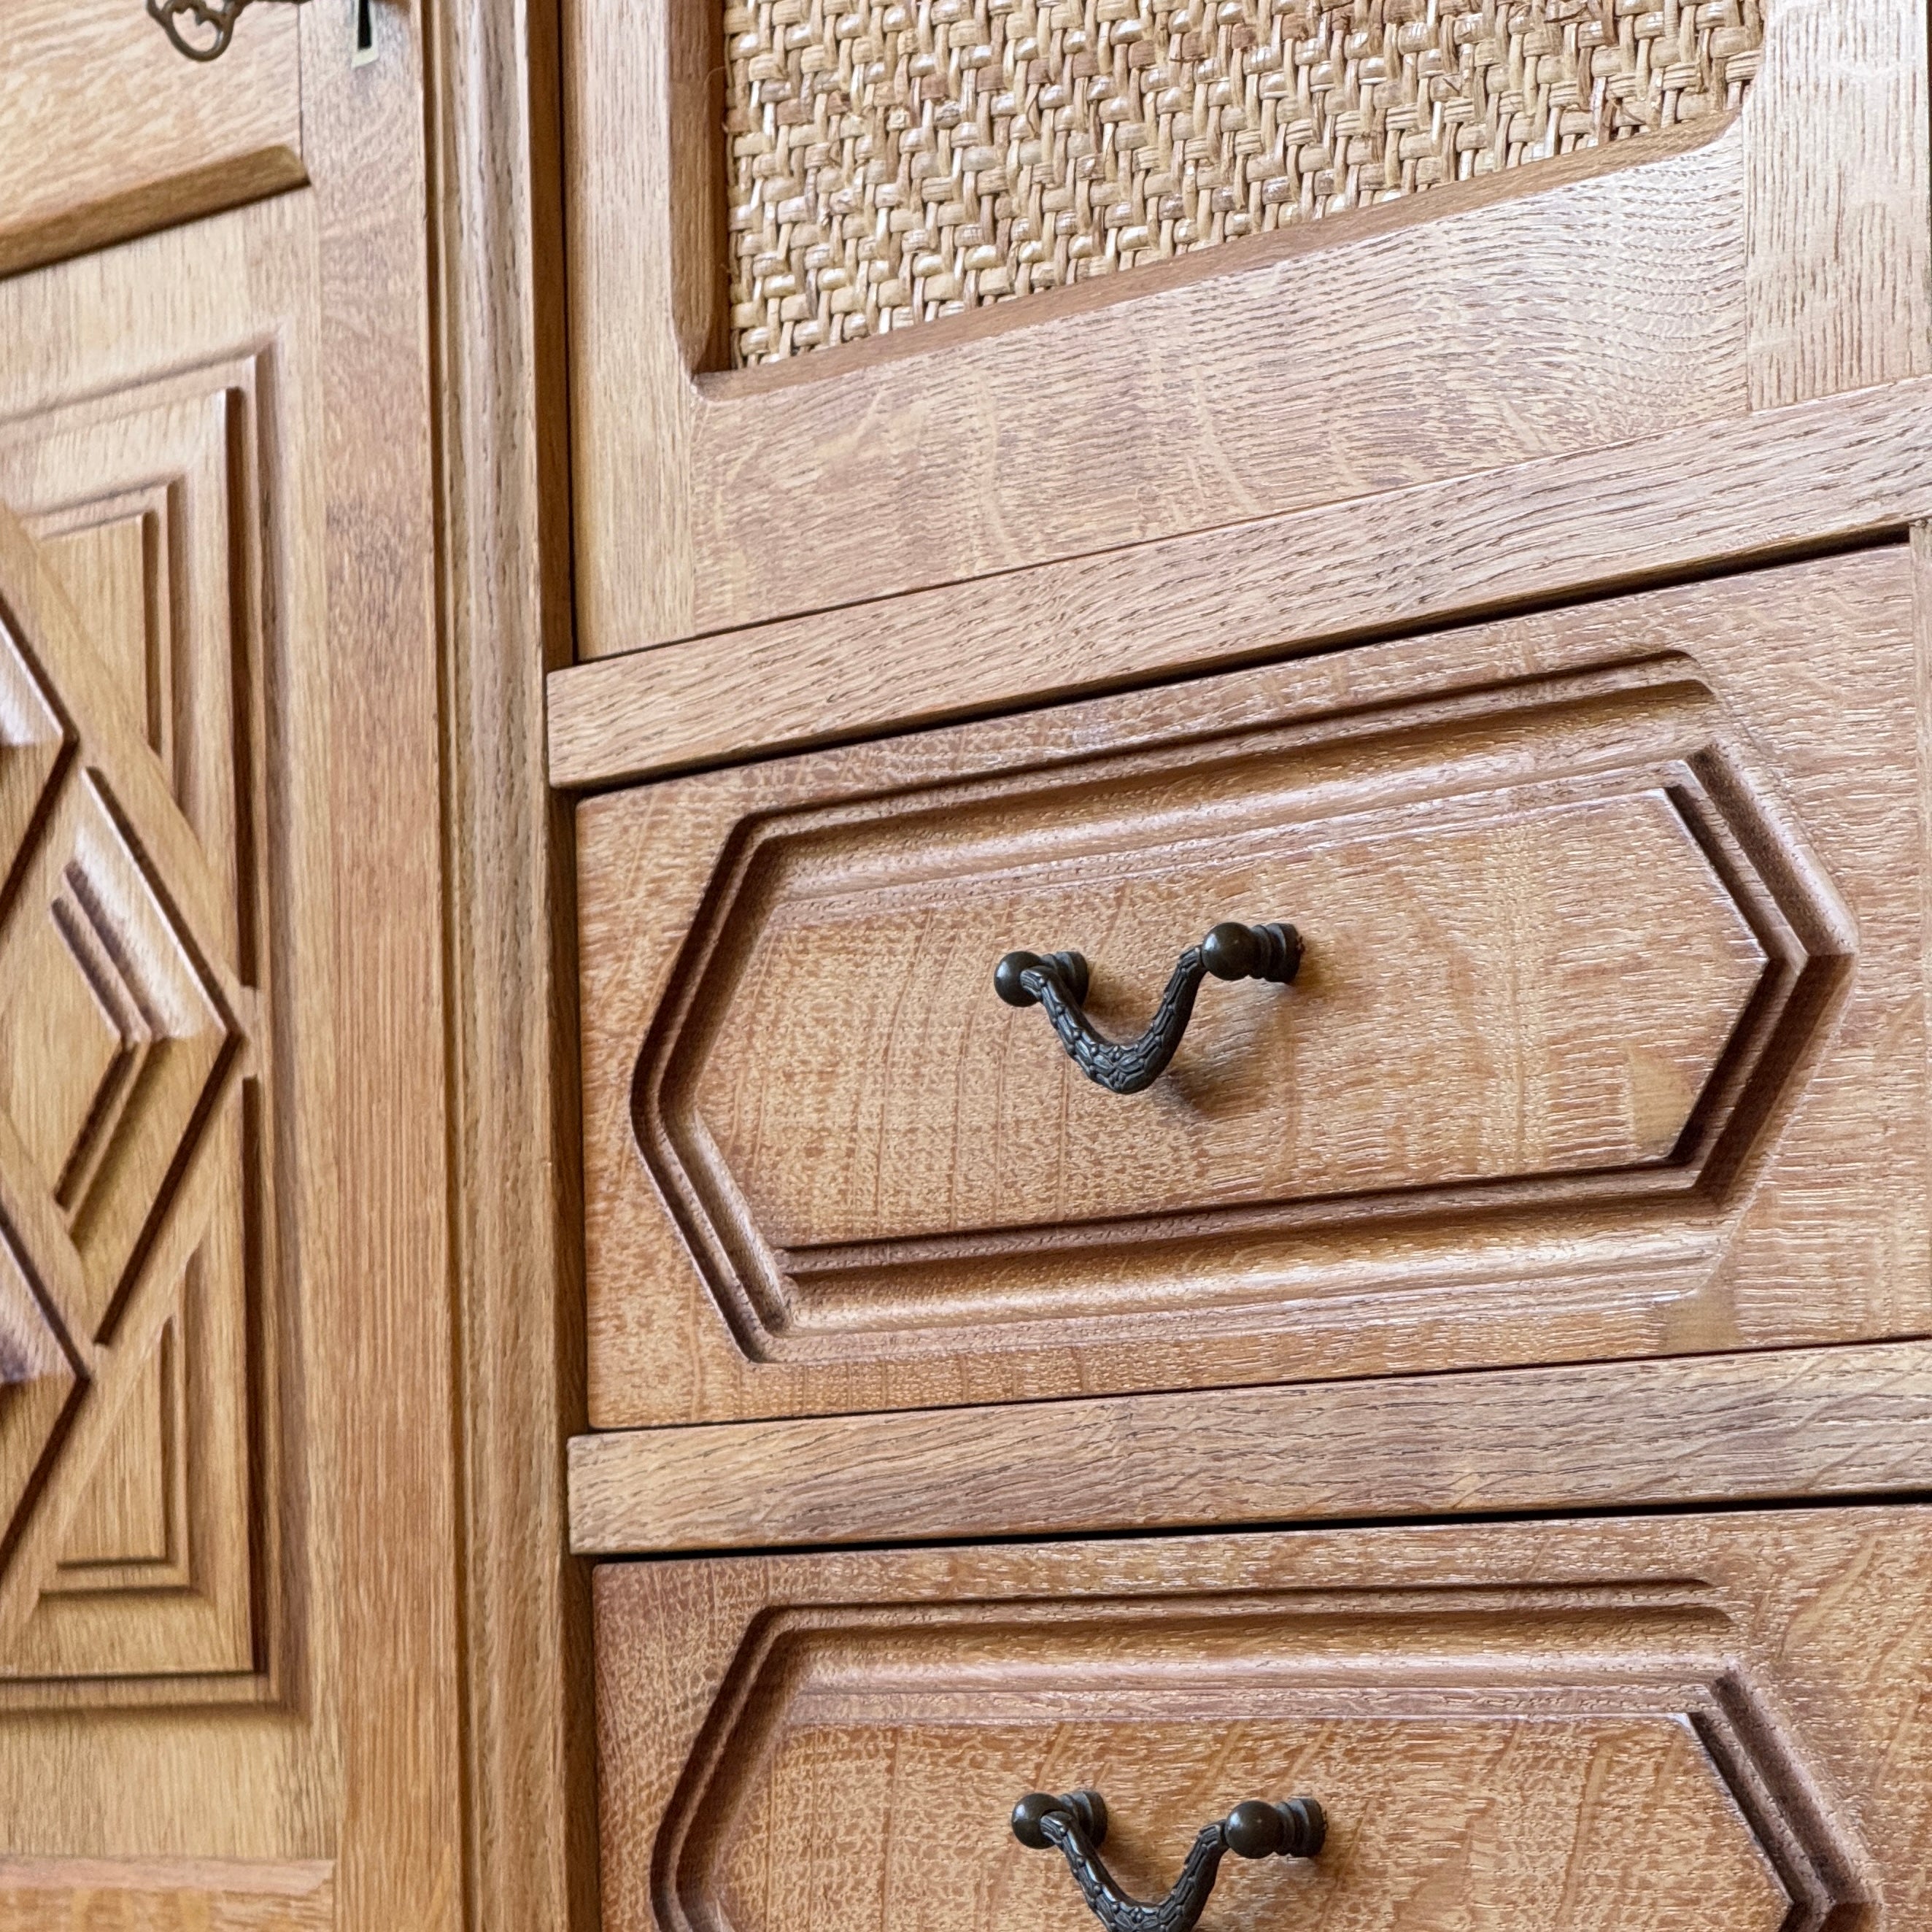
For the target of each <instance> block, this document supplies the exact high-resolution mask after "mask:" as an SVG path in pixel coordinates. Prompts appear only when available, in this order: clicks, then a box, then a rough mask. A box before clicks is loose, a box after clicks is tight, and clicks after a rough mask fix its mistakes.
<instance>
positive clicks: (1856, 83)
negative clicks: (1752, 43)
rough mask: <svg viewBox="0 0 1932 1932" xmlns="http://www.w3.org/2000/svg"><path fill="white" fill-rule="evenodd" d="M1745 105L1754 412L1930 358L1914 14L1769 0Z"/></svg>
mask: <svg viewBox="0 0 1932 1932" xmlns="http://www.w3.org/2000/svg"><path fill="white" fill-rule="evenodd" d="M1764 11H1765V29H1766V31H1765V43H1764V48H1763V68H1762V70H1761V74H1760V78H1761V79H1762V80H1763V82H1764V83H1765V86H1766V100H1765V101H1758V100H1755V99H1754V100H1751V101H1747V103H1746V104H1745V110H1744V111H1745V127H1746V131H1747V136H1748V139H1749V141H1750V143H1751V149H1752V154H1753V166H1752V168H1751V181H1750V186H1749V188H1748V192H1747V196H1746V223H1747V226H1746V236H1747V241H1746V248H1745V261H1746V264H1747V268H1746V281H1747V299H1748V302H1749V305H1750V310H1751V348H1750V368H1751V405H1752V407H1754V409H1763V408H1766V407H1773V406H1775V405H1776V404H1781V403H1790V402H1797V401H1802V400H1804V399H1805V398H1809V397H1812V396H1823V395H1831V394H1832V393H1833V392H1836V391H1838V390H1841V389H1863V388H1866V387H1867V386H1872V385H1875V384H1878V383H1894V382H1897V381H1898V380H1900V379H1901V378H1903V377H1912V376H1920V375H1923V374H1925V372H1926V371H1927V369H1928V368H1932V225H1929V224H1928V223H1927V219H1926V215H1927V202H1928V197H1932V158H1928V157H1932V133H1928V130H1927V122H1926V60H1927V40H1926V32H1925V22H1924V18H1923V16H1922V13H1921V12H1919V11H1918V10H1915V9H1914V8H1912V7H1897V6H1894V5H1891V4H1889V0H1777V4H1775V5H1768V6H1766V8H1765V10H1764Z"/></svg>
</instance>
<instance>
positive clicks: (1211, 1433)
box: [570, 1342, 1932, 1555]
mask: <svg viewBox="0 0 1932 1932" xmlns="http://www.w3.org/2000/svg"><path fill="white" fill-rule="evenodd" d="M1927 1489H1932V1344H1927V1343H1922V1342H1906V1343H1885V1344H1880V1345H1877V1346H1867V1347H1855V1348H1841V1349H1792V1350H1787V1351H1778V1352H1769V1353H1765V1354H1758V1355H1729V1356H1699V1357H1692V1358H1677V1359H1675V1360H1672V1361H1653V1362H1637V1363H1631V1362H1621V1363H1591V1364H1583V1365H1580V1366H1577V1367H1558V1368H1538V1369H1512V1370H1498V1371H1493V1372H1485V1373H1478V1374H1469V1375H1454V1376H1433V1377H1419V1378H1408V1379H1400V1380H1398V1379H1389V1380H1371V1381H1364V1382H1329V1383H1313V1384H1311V1383H1302V1384H1298V1385H1293V1386H1290V1387H1286V1388H1245V1389H1229V1390H1217V1391H1209V1392H1207V1393H1193V1394H1173V1395H1151V1396H1133V1397H1118V1398H1110V1399H1106V1400H1073V1401H1067V1402H1049V1403H1020V1404H1016V1405H1013V1406H1006V1407H999V1408H977V1409H975V1408H968V1409H926V1410H919V1411H914V1412H908V1413H903V1414H898V1415H849V1416H832V1417H821V1418H805V1419H802V1420H785V1421H771V1422H751V1423H735V1424H721V1425H715V1426H706V1427H694V1428H679V1429H658V1430H634V1431H626V1432H622V1433H610V1434H606V1435H595V1436H582V1437H580V1438H578V1439H577V1440H576V1441H575V1442H573V1443H572V1444H571V1456H570V1492H571V1545H572V1547H573V1548H574V1550H577V1552H578V1553H580V1554H583V1555H616V1554H619V1553H643V1552H650V1551H664V1550H726V1549H751V1548H780V1547H789V1546H793V1545H801V1544H853V1543H874V1542H877V1543H884V1542H893V1541H926V1540H940V1539H951V1538H984V1537H1007V1536H1038V1535H1063V1534H1067V1533H1073V1532H1078V1533H1091V1532H1107V1531H1119V1530H1147V1529H1178V1528H1182V1527H1185V1526H1193V1525H1205V1524H1241V1523H1249V1524H1253V1523H1292V1522H1302V1521H1313V1520H1322V1519H1328V1520H1363V1519H1372V1518H1378V1517H1436V1516H1457V1515H1464V1514H1478V1513H1487V1514H1516V1513H1519V1512H1526V1511H1568V1510H1583V1509H1599V1508H1641V1507H1646V1506H1657V1505H1693V1504H1709V1503H1719V1502H1750V1501H1764V1500H1769V1499H1796V1498H1806V1497H1809V1498H1817V1497H1823V1496H1876V1495H1881V1494H1898V1493H1910V1492H1915V1491H1918V1490H1927Z"/></svg>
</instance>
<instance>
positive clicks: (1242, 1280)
mask: <svg viewBox="0 0 1932 1932" xmlns="http://www.w3.org/2000/svg"><path fill="white" fill-rule="evenodd" d="M1915 576H1916V565H1915V562H1914V561H1913V557H1912V552H1911V551H1910V550H1909V548H1908V547H1906V546H1904V545H1902V544H1900V545H1888V546H1882V547H1877V548H1874V549H1871V550H1865V551H1862V552H1859V553H1853V554H1849V555H1846V556H1839V557H1835V558H1831V559H1823V560H1820V561H1818V562H1809V563H1803V564H1798V565H1789V566H1784V567H1781V568H1772V569H1766V570H1763V571H1757V572H1755V573H1751V574H1745V575H1742V576H1737V577H1727V578H1724V579H1722V580H1718V581H1715V582H1712V583H1694V584H1690V585H1686V586H1682V587H1680V588H1678V589H1670V590H1660V591H1655V592H1646V593H1642V594H1638V595H1630V596H1626V597H1622V598H1613V599H1610V600H1607V601H1601V602H1598V603H1594V604H1586V605H1582V606H1578V607H1573V608H1571V609H1568V610H1556V611H1553V612H1552V613H1548V614H1547V615H1544V616H1532V617H1525V618H1520V619H1511V620H1508V621H1506V622H1497V623H1493V624H1490V625H1482V626H1479V627H1477V628H1470V629H1466V630H1462V631H1453V632H1451V633H1448V634H1443V635H1439V636H1436V637H1427V638H1423V639H1418V640H1413V641H1411V642H1408V643H1394V644H1389V645H1385V646H1374V647H1372V648H1366V649H1360V650H1353V651H1345V652H1334V653H1331V654H1328V655H1323V656H1320V657H1317V658H1311V659H1309V660H1307V661H1301V662H1291V663H1289V664H1283V665H1280V666H1276V667H1271V668H1268V669H1266V670H1260V671H1254V672H1245V673H1234V674H1230V675H1229V676H1223V677H1220V678H1217V679H1204V680H1202V681H1200V682H1196V683H1194V684H1191V685H1183V686H1179V687H1176V688H1172V689H1169V690H1165V691H1156V692H1154V693H1150V694H1143V695H1139V696H1133V697H1123V698H1118V699H1110V700H1100V701H1099V702H1096V703H1087V704H1082V705H1079V706H1067V707H1065V708H1063V709H1059V710H1050V711H1047V712H1040V713H1038V714H1034V715H1027V716H1024V717H1022V718H1019V719H1017V720H1014V721H1010V722H1004V723H995V724H986V725H983V726H974V727H967V728H965V729H961V730H953V731H948V732H944V733H930V734H924V735H914V736H907V737H904V738H901V739H896V740H892V741H888V742H883V743H881V744H877V745H868V746H860V747H856V748H852V749H850V750H846V751H834V752H828V753H824V754H811V755H807V756H804V757H796V758H793V759H790V760H783V761H780V762H777V763H769V764H766V765H763V766H753V767H750V768H748V769H743V770H739V771H730V772H721V773H716V774H712V775H700V776H697V777H694V778H686V779H682V780H675V781H668V782H666V783H664V784H658V785H655V786H649V787H641V788H640V789H637V790H634V791H631V792H628V793H616V794H613V795H612V796H607V797H604V798H601V799H595V800H592V801H590V802H586V803H585V804H583V805H581V806H580V808H579V809H578V813H577V826H578V863H579V868H580V881H579V893H580V916H581V926H582V934H583V1005H584V1079H585V1088H586V1115H585V1122H586V1125H585V1133H586V1168H587V1177H588V1187H589V1244H590V1246H589V1294H590V1313H591V1351H592V1355H591V1360H592V1415H593V1420H594V1421H595V1422H596V1423H597V1424H600V1425H602V1426H607V1427H608V1426H634V1425H643V1424H661V1423H666V1422H682V1421H713V1420H728V1419H731V1418H736V1417H743V1416H754V1415H769V1414H774V1413H781V1412H796V1411H800V1410H803V1411H806V1412H811V1411H812V1410H814V1409H820V1410H837V1409H868V1408H895V1407H906V1406H933V1405H935V1404H944V1403H961V1402H972V1401H989V1400H1006V1399H1010V1398H1016V1397H1021V1398H1024V1397H1042V1396H1054V1395H1062V1394H1070V1393H1092V1392H1100V1391H1127V1390H1134V1389H1143V1388H1150V1389H1151V1388H1176V1387H1189V1386H1204V1385H1229V1384H1233V1383H1238V1382H1254V1381H1257V1380H1295V1379H1304V1378H1307V1377H1310V1376H1336V1375H1360V1374H1363V1373H1389V1372H1397V1371H1409V1370H1441V1369H1445V1368H1466V1367H1483V1366H1489V1365H1499V1364H1512V1363H1521V1362H1534V1361H1557V1360H1566V1359H1580V1358H1597V1357H1602V1356H1606V1355H1626V1356H1628V1355H1646V1354H1652V1353H1659V1352H1673V1353H1678V1352H1685V1351H1687V1350H1700V1351H1702V1350H1712V1349H1726V1348H1731V1347H1738V1346H1744V1347H1752V1348H1762V1347H1764V1346H1769V1345H1772V1344H1775V1343H1798V1342H1821V1341H1843V1340H1853V1339H1872V1338H1878V1337H1886V1336H1890V1335H1895V1334H1905V1333H1910V1332H1913V1331H1919V1330H1922V1329H1923V1328H1924V1326H1925V1325H1926V1322H1927V1319H1928V1315H1932V1292H1928V1280H1927V1273H1928V1271H1927V1245H1928V1240H1929V1239H1932V1234H1928V1213H1927V1193H1926V1183H1925V1172H1924V1169H1925V1160H1924V1146H1925V1144H1926V1133H1927V1100H1926V1095H1925V1092H1924V1073H1925V1055H1926V1036H1925V1021H1924V964H1925V941H1924V910H1923V907H1922V906H1921V904H1920V901H1919V897H1918V894H1917V893H1916V892H1912V891H1909V890H1907V889H1904V888H1905V887H1906V885H1907V883H1908V882H1909V881H1910V880H1912V879H1913V878H1914V877H1916V876H1918V874H1920V873H1921V871H1922V870H1923V869H1924V865H1925V864H1926V862H1927V856H1926V853H1925V838H1926V833H1925V829H1924V824H1923V823H1922V821H1921V817H1920V814H1919V810H1918V787H1919V785H1920V784H1921V770H1922V767H1921V751H1920V748H1919V745H1918V738H1917V735H1916V727H1915V724H1914V721H1913V720H1914V717H1915V712H1916V710H1917V708H1918V704H1919V702H1920V699H1921V682H1920V672H1919V670H1918V661H1917V658H1916V655H1915V644H1914V641H1913V640H1914V636H1915V631H1914V618H1913V597H1914V585H1915ZM1224 920H1235V921H1239V922H1255V923H1259V924H1267V923H1269V922H1281V923H1283V924H1292V926H1293V927H1294V928H1295V930H1296V932H1297V933H1298V935H1299V940H1300V942H1301V944H1303V945H1304V947H1305V954H1304V957H1303V958H1302V959H1301V963H1300V966H1299V969H1298V971H1295V973H1294V974H1293V976H1292V980H1290V981H1289V983H1279V981H1270V980H1244V981H1241V982H1239V983H1232V984H1221V983H1217V981H1216V980H1214V979H1212V978H1209V979H1208V980H1206V983H1205V986H1204V987H1202V989H1199V993H1198V999H1197V1001H1196V1004H1195V1005H1194V1007H1193V1011H1192V1015H1191V1018H1190V1019H1188V1020H1187V1025H1186V1028H1185V1031H1184V1033H1181V1036H1180V1040H1179V1045H1178V1049H1177V1050H1176V1051H1175V1054H1174V1058H1173V1059H1172V1063H1171V1064H1169V1066H1168V1067H1167V1068H1166V1071H1165V1072H1163V1073H1161V1074H1160V1076H1159V1078H1158V1079H1155V1080H1154V1081H1153V1082H1152V1083H1151V1085H1148V1086H1147V1088H1145V1091H1139V1092H1134V1093H1128V1094H1122V1093H1118V1092H1114V1091H1109V1090H1108V1088H1106V1086H1105V1085H1102V1084H1100V1082H1098V1081H1097V1079H1089V1078H1087V1077H1084V1076H1083V1073H1082V1070H1081V1068H1080V1067H1079V1066H1077V1065H1076V1064H1075V1061H1074V1060H1073V1058H1070V1055H1069V1053H1068V1052H1067V1051H1066V1050H1065V1049H1064V1046H1063V1043H1062V1041H1061V1040H1060V1039H1058V1038H1057V1037H1056V1034H1055V1026H1054V1025H1053V1024H1052V1023H1051V1022H1050V1019H1049V1014H1048V1013H1046V1011H1044V1010H1042V1009H1041V1008H1040V1007H1038V1006H1032V1007H1022V1008H1021V1009H1020V1010H1015V1009H1014V1008H1013V1007H1010V1006H1009V1005H1007V1004H1004V1002H1003V1001H1002V1000H1001V998H999V997H998V994H997V993H996V990H995V973H994V968H995V964H996V962H999V961H1000V960H1001V958H1002V957H1003V956H1004V955H1005V954H1006V953H1007V952H1008V951H1009V950H1014V949H1023V950H1030V951H1031V953H1033V954H1034V956H1036V958H1047V957H1050V956H1052V955H1053V954H1055V953H1057V952H1059V951H1062V950H1072V951H1075V952H1077V953H1079V954H1080V955H1081V956H1082V959H1083V960H1084V961H1085V962H1086V968H1087V977H1088V979H1089V980H1090V981H1091V984H1090V985H1089V986H1088V989H1087V991H1086V1010H1087V1013H1088V1014H1090V1015H1091V1021H1092V1024H1093V1026H1094V1028H1097V1029H1098V1030H1099V1031H1100V1032H1101V1033H1103V1034H1107V1035H1110V1036H1116V1037H1119V1036H1126V1037H1132V1036H1133V1035H1135V1034H1139V1032H1140V1031H1141V1029H1142V1027H1143V1026H1144V1025H1148V1022H1149V1021H1150V1019H1151V1016H1155V1015H1156V1014H1157V1009H1158V1008H1159V1007H1160V1002H1161V1000H1162V997H1163V989H1164V987H1165V986H1166V982H1167V981H1168V980H1169V975H1170V974H1171V973H1172V971H1174V969H1175V965H1176V963H1177V961H1178V959H1180V958H1181V956H1182V955H1183V954H1184V952H1185V951H1186V950H1187V949H1188V948H1189V947H1193V946H1196V945H1197V944H1199V942H1200V941H1202V938H1203V937H1204V935H1206V934H1207V933H1208V932H1209V931H1210V930H1211V929H1212V928H1214V926H1216V925H1217V923H1218V922H1222V921H1224ZM1062 990H1063V991H1065V992H1070V991H1071V989H1070V988H1068V989H1062ZM1070 1004H1071V1003H1070V1001H1065V1000H1063V1001H1061V1008H1062V1012H1061V1019H1062V1020H1063V1022H1067V1013H1066V1011H1065V1009H1066V1008H1067V1007H1068V1006H1069V1005H1070ZM1067 1025H1068V1028H1069V1032H1070V1037H1073V1036H1072V1031H1071V1028H1072V1023H1071V1022H1067ZM1077 1044H1078V1042H1077V1041H1076V1045H1077Z"/></svg>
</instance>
